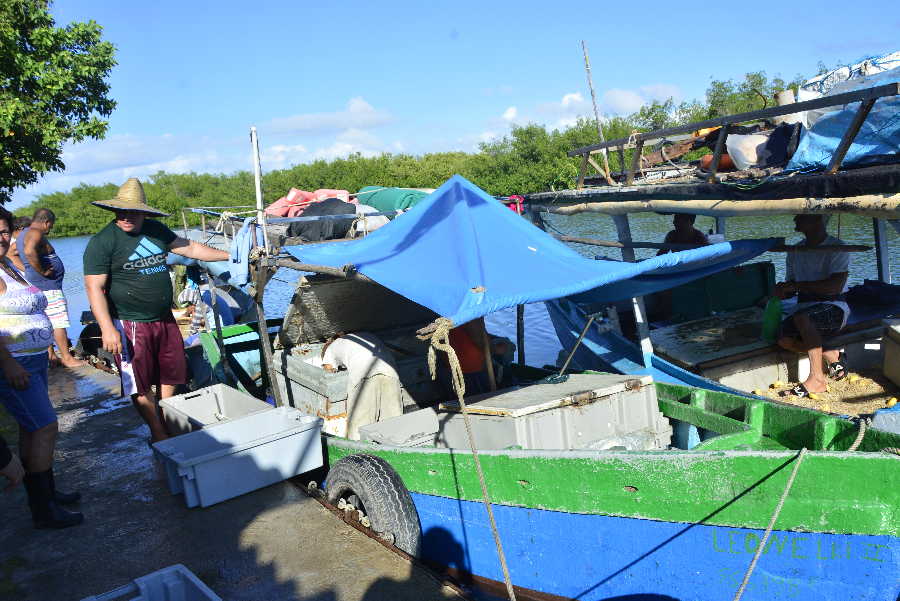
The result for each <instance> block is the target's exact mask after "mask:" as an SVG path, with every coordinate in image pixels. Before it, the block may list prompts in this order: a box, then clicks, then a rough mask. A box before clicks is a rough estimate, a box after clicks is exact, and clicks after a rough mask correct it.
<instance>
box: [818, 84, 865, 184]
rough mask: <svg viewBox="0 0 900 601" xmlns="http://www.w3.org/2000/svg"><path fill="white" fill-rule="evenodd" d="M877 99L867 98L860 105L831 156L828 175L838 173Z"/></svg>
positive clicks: (827, 170)
mask: <svg viewBox="0 0 900 601" xmlns="http://www.w3.org/2000/svg"><path fill="white" fill-rule="evenodd" d="M876 100H878V99H877V98H872V99H871V100H866V101H865V102H863V103H862V104H860V105H859V109H858V110H857V111H856V114H855V115H854V116H853V121H851V122H850V126H849V127H848V128H847V131H846V132H844V136H843V137H842V138H841V143H840V144H838V147H837V148H836V149H835V151H834V154H833V155H832V156H831V161H830V162H829V163H828V169H826V170H825V172H826V173H827V174H828V175H834V174H835V173H837V170H838V169H840V167H841V162H842V161H843V160H844V157H845V156H846V155H847V151H848V150H850V145H851V144H853V140H855V139H856V134H858V133H859V128H861V127H862V124H863V123H864V122H865V121H866V117H868V116H869V111H871V110H872V107H873V106H874V105H875V101H876Z"/></svg>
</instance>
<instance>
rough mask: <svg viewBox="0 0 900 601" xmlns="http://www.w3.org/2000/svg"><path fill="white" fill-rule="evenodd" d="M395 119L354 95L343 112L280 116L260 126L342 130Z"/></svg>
mask: <svg viewBox="0 0 900 601" xmlns="http://www.w3.org/2000/svg"><path fill="white" fill-rule="evenodd" d="M392 120H393V118H392V117H391V115H390V113H388V112H387V111H382V110H378V109H376V108H375V107H373V106H372V105H371V104H369V103H368V102H366V101H365V100H364V99H363V98H362V97H356V98H351V99H350V101H349V102H347V107H346V108H345V109H344V110H342V111H333V112H330V113H304V114H299V115H291V116H290V117H278V118H276V119H272V120H271V121H269V122H267V123H265V124H264V125H261V126H260V131H263V130H264V131H265V132H266V133H268V134H298V133H312V132H315V133H325V132H338V131H342V130H346V129H372V128H374V127H379V126H381V125H386V124H388V123H390V122H391V121H392Z"/></svg>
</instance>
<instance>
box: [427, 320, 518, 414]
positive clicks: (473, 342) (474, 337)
mask: <svg viewBox="0 0 900 601" xmlns="http://www.w3.org/2000/svg"><path fill="white" fill-rule="evenodd" d="M485 338H487V340H489V341H490V347H491V360H492V361H493V362H494V363H493V365H492V367H493V370H494V379H495V380H494V381H495V383H496V382H500V381H502V379H503V373H502V368H503V367H504V366H508V365H509V363H511V362H512V353H513V351H514V350H515V345H513V344H512V343H511V342H510V341H509V340H506V339H505V338H496V337H494V336H491V335H490V334H489V333H488V332H487V330H486V329H485V327H484V319H483V318H479V319H473V320H472V321H469V322H466V323H464V324H462V325H461V326H457V327H455V328H453V329H452V330H450V346H452V347H453V350H454V351H455V352H456V358H457V359H458V360H459V365H460V368H461V369H462V372H463V379H464V381H465V385H466V396H469V395H472V394H482V393H485V392H490V391H491V383H490V378H489V376H488V371H487V364H486V363H485V358H484V349H485V342H484V340H485ZM448 367H449V366H448V365H444V366H443V367H442V369H440V370H439V372H438V376H439V378H440V380H441V382H442V384H443V386H444V388H445V389H446V392H447V395H448V398H456V391H454V390H453V385H452V379H451V377H450V371H449V369H448Z"/></svg>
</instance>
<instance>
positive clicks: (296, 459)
mask: <svg viewBox="0 0 900 601" xmlns="http://www.w3.org/2000/svg"><path fill="white" fill-rule="evenodd" d="M321 431H322V420H320V419H319V418H318V417H313V416H309V415H304V414H302V413H300V412H299V411H297V410H296V409H293V408H291V407H278V408H275V409H272V410H270V411H260V412H257V413H253V414H251V415H246V416H244V417H241V418H238V419H235V420H232V421H229V422H226V423H222V424H218V425H216V426H213V427H210V428H204V429H202V430H197V431H195V432H191V433H189V434H184V435H182V436H176V437H174V438H169V439H167V440H162V441H160V442H157V443H154V445H153V447H154V450H155V454H156V456H157V458H158V459H159V460H160V461H161V462H162V463H163V465H164V466H165V469H166V477H167V480H168V484H169V489H170V490H171V491H172V494H178V493H184V500H185V503H186V504H187V506H188V507H196V506H197V505H200V506H201V507H208V506H210V505H213V504H215V503H219V502H220V501H225V500H226V499H231V498H233V497H236V496H238V495H242V494H244V493H248V492H250V491H253V490H256V489H259V488H262V487H264V486H268V485H270V484H274V483H276V482H280V481H282V480H286V479H288V478H291V477H293V476H296V475H298V474H302V473H304V472H308V471H310V470H314V469H316V468H318V467H321V466H322V441H321Z"/></svg>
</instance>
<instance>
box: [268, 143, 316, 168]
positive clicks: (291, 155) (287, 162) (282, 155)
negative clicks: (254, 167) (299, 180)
mask: <svg viewBox="0 0 900 601" xmlns="http://www.w3.org/2000/svg"><path fill="white" fill-rule="evenodd" d="M259 154H260V157H259V162H260V164H261V165H262V167H263V168H264V169H265V170H266V171H270V170H273V169H284V168H285V167H290V166H291V165H296V164H297V163H301V162H303V160H304V159H307V158H309V151H308V150H307V149H306V147H305V146H303V145H302V144H294V145H290V144H275V145H273V146H269V147H268V148H265V149H263V150H260V153H259Z"/></svg>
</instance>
